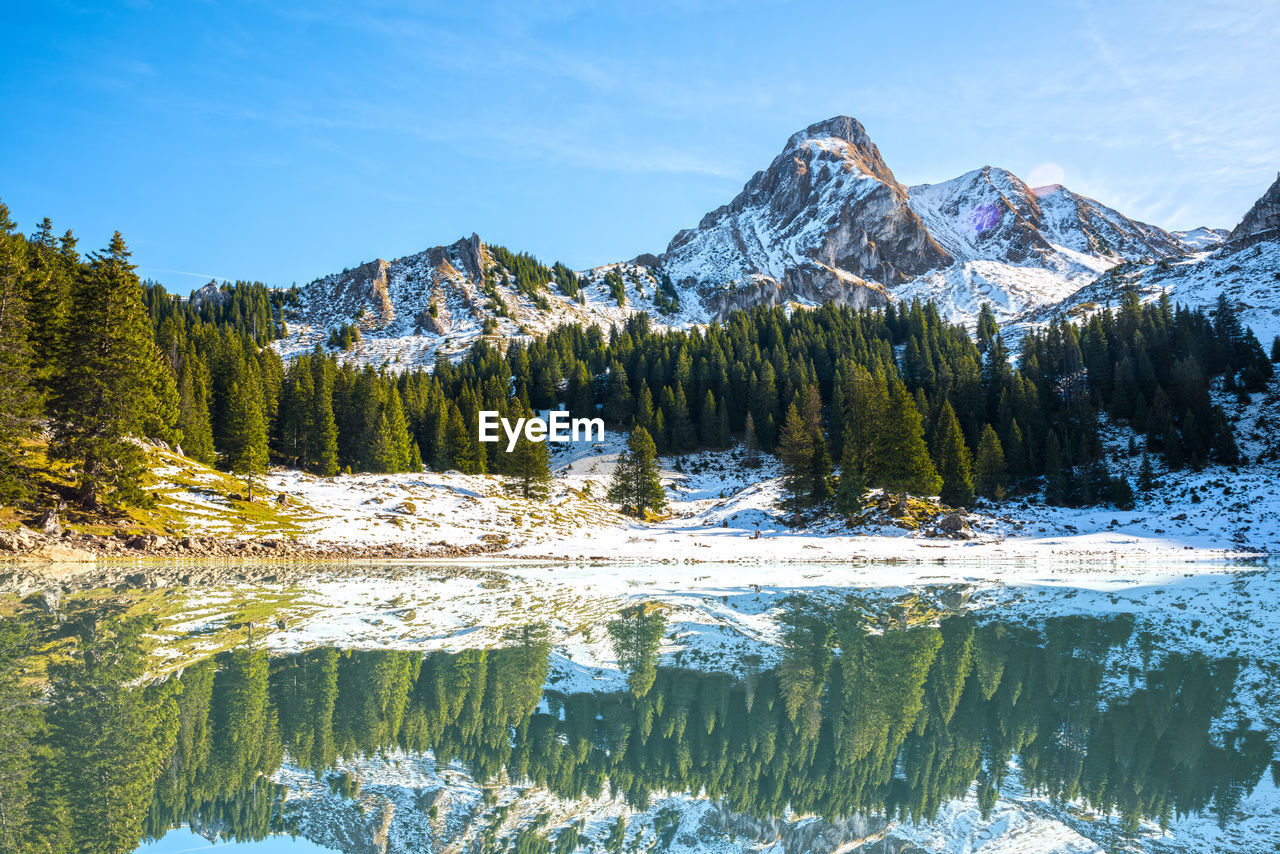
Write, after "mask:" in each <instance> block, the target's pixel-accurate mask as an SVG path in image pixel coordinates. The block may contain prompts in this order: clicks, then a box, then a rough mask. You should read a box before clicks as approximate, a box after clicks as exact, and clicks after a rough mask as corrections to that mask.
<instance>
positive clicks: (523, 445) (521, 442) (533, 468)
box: [503, 408, 551, 500]
mask: <svg viewBox="0 0 1280 854" xmlns="http://www.w3.org/2000/svg"><path fill="white" fill-rule="evenodd" d="M520 416H521V417H523V418H531V417H533V411H532V410H530V409H528V408H524V409H523V410H522V411H521V412H520ZM505 450H506V449H505V448H504V449H503V451H504V453H505ZM510 456H511V460H510V465H509V470H510V472H511V474H512V475H513V476H514V478H515V480H514V482H513V484H512V488H513V491H515V492H519V493H520V495H521V497H523V498H525V499H539V500H541V499H543V498H546V496H547V491H548V487H549V484H550V483H551V468H550V465H549V454H548V452H547V443H546V442H531V441H529V440H528V439H527V438H525V435H524V431H523V430H521V431H520V435H519V437H518V438H517V439H516V446H515V448H514V449H513V450H512V452H511V454H510Z"/></svg>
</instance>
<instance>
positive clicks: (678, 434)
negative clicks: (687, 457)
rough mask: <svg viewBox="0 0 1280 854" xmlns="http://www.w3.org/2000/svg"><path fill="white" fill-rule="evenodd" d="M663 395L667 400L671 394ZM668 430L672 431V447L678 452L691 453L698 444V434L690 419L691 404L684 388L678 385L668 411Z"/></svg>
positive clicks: (665, 393)
mask: <svg viewBox="0 0 1280 854" xmlns="http://www.w3.org/2000/svg"><path fill="white" fill-rule="evenodd" d="M669 391H670V389H668V391H667V392H664V393H663V397H664V398H665V397H666V396H667V394H668V393H669ZM667 429H668V430H670V431H671V447H672V449H673V450H676V451H691V450H693V449H694V448H695V447H697V444H698V434H697V431H696V430H695V429H694V427H693V420H692V419H691V418H690V417H689V402H688V400H687V399H686V398H685V394H684V388H682V387H681V386H680V385H676V387H675V393H674V394H672V395H671V406H670V408H669V409H667Z"/></svg>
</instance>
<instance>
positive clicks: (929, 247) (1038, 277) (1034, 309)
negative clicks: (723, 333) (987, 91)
mask: <svg viewBox="0 0 1280 854" xmlns="http://www.w3.org/2000/svg"><path fill="white" fill-rule="evenodd" d="M1277 211H1280V180H1278V181H1277V184H1276V185H1275V186H1273V187H1272V189H1271V190H1270V191H1269V192H1268V194H1267V195H1264V196H1263V198H1262V199H1260V200H1259V201H1258V203H1257V204H1256V205H1255V206H1254V209H1253V210H1252V211H1251V212H1250V213H1249V214H1248V215H1247V216H1246V217H1245V220H1244V221H1242V222H1241V224H1240V225H1239V226H1237V228H1236V230H1235V231H1234V232H1232V235H1231V237H1232V240H1231V241H1230V242H1227V243H1224V242H1223V239H1224V236H1225V235H1226V232H1224V231H1222V230H1220V229H1208V228H1199V229H1194V230H1192V231H1188V232H1179V233H1177V234H1170V233H1169V232H1166V231H1164V230H1163V229H1160V228H1157V227H1155V226H1152V225H1148V224H1146V223H1142V222H1139V221H1136V220H1133V219H1130V218H1129V217H1126V216H1124V215H1123V214H1121V213H1119V212H1118V211H1116V210H1115V209H1113V208H1110V207H1108V206H1106V205H1104V204H1101V203H1099V202H1097V201H1095V200H1094V199H1091V198H1088V197H1086V196H1082V195H1080V194H1078V193H1075V192H1073V191H1071V190H1069V189H1067V188H1066V187H1063V186H1061V185H1057V184H1054V185H1049V186H1045V187H1037V188H1032V187H1029V186H1028V185H1027V184H1026V183H1025V182H1024V181H1022V180H1021V179H1020V178H1018V177H1017V176H1016V175H1014V174H1013V173H1011V172H1009V171H1008V170H1005V169H999V168H996V167H992V166H985V167H983V168H981V169H976V170H973V171H971V172H967V173H965V174H964V175H961V176H959V177H957V178H953V179H951V180H949V181H943V182H941V183H937V184H921V185H917V186H914V187H911V188H910V189H908V188H907V187H905V186H903V185H902V184H901V183H899V182H898V181H897V179H896V178H895V177H894V175H893V172H892V171H891V170H890V168H889V166H888V165H887V164H886V162H885V160H884V159H883V158H882V157H881V154H880V151H879V149H878V148H877V147H876V145H875V144H874V143H873V142H872V141H871V139H870V137H869V136H868V134H867V132H866V130H865V128H863V127H862V125H861V124H859V123H858V121H857V120H856V119H853V118H850V117H848V116H836V117H834V118H831V119H828V120H826V121H823V122H818V123H815V124H813V125H810V126H809V127H807V128H805V129H804V130H802V131H799V132H797V133H795V134H793V135H792V136H791V137H790V138H789V139H788V140H787V143H786V145H785V146H784V147H783V150H782V152H781V153H780V154H779V155H778V156H777V157H775V158H774V159H773V161H772V163H770V165H769V166H768V168H767V169H765V170H762V171H760V172H757V173H756V174H755V175H754V176H753V177H752V178H751V179H750V180H749V181H748V182H747V183H746V185H745V186H744V188H743V190H742V192H740V193H739V194H738V195H737V196H736V197H735V198H734V199H733V200H732V201H731V202H730V203H729V204H727V205H724V206H722V207H719V208H717V209H715V210H713V211H711V212H710V213H708V214H707V215H706V216H704V217H703V218H702V220H701V222H699V224H698V225H697V227H695V228H690V229H685V230H683V231H681V232H679V233H678V234H676V235H675V237H674V238H673V239H672V240H671V242H670V244H669V245H668V246H667V249H666V252H665V253H663V254H662V255H661V256H652V255H641V256H638V257H637V259H636V260H635V261H632V262H628V263H625V264H612V265H607V266H605V267H600V268H596V269H593V270H589V271H585V272H579V273H575V274H573V275H574V276H575V277H576V279H577V280H578V281H580V282H583V283H585V286H584V287H583V288H582V291H583V293H582V298H581V299H575V298H574V297H572V296H570V295H568V294H566V293H564V292H562V290H561V289H560V288H559V287H558V286H557V285H558V283H557V282H554V281H553V282H551V283H550V284H548V285H546V286H540V287H538V288H534V289H532V290H531V289H530V288H529V287H525V288H523V289H522V288H518V287H517V286H516V284H515V282H514V273H515V271H514V270H508V269H506V267H505V266H503V264H502V263H500V262H499V259H498V257H497V256H495V254H494V251H493V250H492V248H491V247H488V246H486V245H485V244H483V243H482V242H481V241H480V239H479V237H477V236H475V235H472V236H471V237H470V238H469V239H464V240H459V241H458V242H456V243H454V244H452V245H450V246H439V247H435V248H433V249H428V250H426V251H425V252H421V253H418V254H416V255H410V256H407V257H404V258H400V259H396V260H394V261H390V262H388V261H383V260H376V261H372V262H368V263H365V264H361V265H359V266H358V267H355V268H354V269H348V270H345V271H343V272H342V273H338V274H334V275H331V276H326V277H324V278H321V279H317V280H316V281H314V282H312V283H310V284H309V285H307V286H306V287H305V288H304V289H303V291H302V295H301V303H300V305H299V306H298V307H297V308H296V309H291V310H290V311H291V316H287V317H286V320H287V322H288V327H289V335H288V337H287V338H285V339H284V340H283V341H280V342H277V344H276V345H275V346H276V347H277V348H278V349H279V350H280V352H281V353H282V354H283V355H285V356H291V355H295V354H297V353H300V352H303V351H305V350H307V349H310V348H311V347H314V346H315V345H316V344H317V343H324V342H326V341H327V340H328V336H329V332H330V331H331V330H333V329H337V328H339V327H341V326H343V325H344V324H349V323H355V324H356V325H357V326H358V327H359V329H360V332H361V336H360V341H359V342H358V343H357V344H356V345H355V346H354V347H353V348H352V349H351V350H350V351H349V352H348V353H347V354H346V356H345V358H347V359H349V360H352V361H357V362H361V363H365V364H374V365H386V366H395V367H405V366H410V365H424V364H430V363H431V362H432V361H433V360H434V359H435V357H436V356H437V354H440V353H444V354H446V355H456V354H458V353H461V352H464V351H465V350H466V349H467V348H468V347H469V346H470V345H471V344H472V343H473V342H475V341H476V340H478V339H480V338H485V337H488V338H490V339H491V340H493V341H495V342H500V341H502V340H507V339H510V338H513V337H528V336H533V335H538V334H542V333H545V332H546V331H548V330H550V329H552V328H554V327H555V326H557V325H560V324H565V323H574V324H591V325H595V326H599V327H602V328H606V329H607V328H608V327H609V326H610V325H612V324H616V323H619V322H621V321H622V320H624V319H625V318H626V317H627V316H628V315H630V314H631V313H633V312H636V311H646V312H649V313H650V314H651V315H653V317H654V319H655V322H656V325H658V326H659V327H661V326H668V327H676V328H684V327H688V326H690V325H695V324H700V323H706V322H709V321H711V320H714V319H718V318H723V317H724V316H725V315H727V314H728V313H729V312H731V311H733V310H735V309H745V308H751V307H754V306H757V305H801V306H803V305H819V304H821V303H824V302H836V303H843V304H852V305H856V306H866V305H883V304H884V303H886V302H889V301H891V300H894V301H909V300H911V299H915V298H919V299H921V300H935V301H937V302H938V303H939V305H940V308H941V310H942V313H943V315H944V316H945V317H946V318H948V319H950V320H954V321H961V322H966V321H971V320H972V319H973V318H974V317H975V316H976V314H977V312H978V310H979V308H980V307H981V305H982V303H984V302H989V303H991V304H992V306H993V308H995V310H996V315H997V317H998V319H1000V320H1001V321H1002V322H1004V323H1006V324H1008V323H1011V322H1014V321H1020V320H1026V319H1028V318H1029V317H1032V316H1033V315H1037V314H1040V315H1043V313H1044V311H1045V310H1046V309H1047V307H1051V306H1055V305H1058V304H1061V305H1062V306H1063V307H1064V308H1065V309H1068V310H1070V309H1071V308H1072V307H1074V306H1078V305H1083V304H1087V303H1096V302H1098V300H1099V298H1100V295H1102V296H1103V297H1104V298H1105V292H1106V291H1107V289H1108V287H1110V285H1109V284H1108V280H1107V279H1106V278H1105V274H1106V273H1107V271H1109V270H1110V269H1111V268H1113V267H1115V266H1116V265H1118V264H1124V265H1126V267H1125V273H1124V275H1129V272H1128V271H1129V270H1131V269H1134V268H1135V267H1134V265H1146V268H1147V269H1151V270H1156V271H1158V272H1160V273H1162V274H1164V273H1167V272H1168V270H1169V269H1174V270H1177V271H1179V274H1180V275H1191V274H1189V273H1188V270H1189V269H1190V268H1189V267H1187V264H1188V259H1187V253H1188V252H1191V251H1193V250H1196V251H1203V250H1206V249H1213V250H1215V254H1214V256H1213V257H1214V258H1218V257H1219V256H1220V254H1221V253H1223V252H1228V251H1229V252H1231V253H1238V252H1240V251H1241V250H1240V248H1239V247H1240V244H1241V240H1242V239H1243V238H1245V237H1248V239H1249V240H1256V239H1260V238H1259V237H1258V235H1259V234H1261V235H1262V237H1263V238H1265V236H1266V234H1268V233H1271V232H1270V230H1271V229H1274V228H1275V227H1276V226H1275V223H1276V222H1277V216H1278V214H1277ZM1228 246H1234V247H1235V248H1233V249H1231V250H1228V249H1227V247H1228ZM1197 257H1201V256H1197ZM1250 257H1251V256H1250ZM1250 257H1245V256H1241V258H1240V259H1238V260H1231V261H1224V262H1223V263H1222V264H1221V265H1220V267H1221V269H1218V268H1217V267H1212V266H1211V267H1205V268H1198V272H1196V273H1195V274H1193V275H1191V278H1190V279H1188V280H1187V281H1186V282H1185V283H1184V285H1185V288H1186V289H1187V291H1188V296H1186V297H1184V298H1183V299H1184V301H1192V300H1200V298H1201V296H1202V294H1201V292H1205V293H1206V294H1207V292H1208V291H1209V290H1211V289H1212V279H1213V278H1214V277H1217V276H1219V275H1231V274H1234V273H1238V272H1240V270H1238V269H1232V267H1233V265H1235V264H1241V265H1242V266H1241V269H1244V268H1245V267H1248V270H1249V272H1248V274H1247V275H1246V276H1245V278H1247V279H1249V281H1251V282H1258V281H1263V280H1266V281H1269V280H1268V279H1266V275H1265V274H1266V273H1267V270H1266V265H1267V263H1269V262H1267V261H1266V259H1262V260H1261V261H1257V262H1256V263H1255V261H1254V260H1250ZM1272 269H1274V268H1272ZM614 273H616V274H619V275H621V276H622V279H623V283H624V287H625V291H626V301H625V303H626V304H625V306H623V307H619V306H618V305H617V301H616V297H615V293H616V279H614V278H613V277H612V274H614ZM1100 276H1103V277H1104V278H1099V277H1100ZM606 277H610V280H609V281H607V280H606ZM1159 278H1160V277H1152V279H1153V281H1155V280H1156V279H1159ZM1237 278H1240V277H1237ZM664 281H666V282H669V285H668V294H669V295H673V296H675V297H676V298H678V303H679V308H678V310H676V311H674V312H670V313H667V314H663V313H661V312H660V311H658V310H657V309H658V306H659V305H660V304H667V303H668V302H669V300H668V297H665V296H664V297H662V298H661V299H660V298H659V283H660V282H664ZM1264 283H1265V282H1264ZM1086 286H1088V287H1090V288H1091V290H1090V291H1089V292H1088V293H1085V292H1081V289H1082V288H1085V287H1086ZM1242 287H1244V286H1242ZM564 290H567V291H569V292H572V288H565V289H564ZM1245 290H1247V291H1248V293H1244V292H1242V293H1241V294H1240V297H1241V300H1242V301H1243V302H1251V301H1252V303H1253V307H1254V308H1256V309H1257V310H1258V311H1263V312H1265V311H1270V310H1271V309H1270V308H1269V306H1272V305H1274V304H1275V300H1274V299H1272V298H1271V297H1272V296H1273V294H1270V293H1269V288H1261V289H1259V288H1258V287H1254V286H1253V285H1249V286H1247V287H1245ZM1208 301H1211V299H1210V300H1208Z"/></svg>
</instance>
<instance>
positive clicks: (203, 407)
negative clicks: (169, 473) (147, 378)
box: [178, 349, 217, 464]
mask: <svg viewBox="0 0 1280 854" xmlns="http://www.w3.org/2000/svg"><path fill="white" fill-rule="evenodd" d="M208 377H209V371H208V369H207V368H206V367H205V365H204V360H203V359H200V358H199V357H197V356H196V354H195V351H193V350H190V349H188V350H187V352H186V355H185V356H184V357H183V360H182V372H181V375H180V376H179V378H178V430H179V432H181V433H182V450H183V453H185V454H186V455H187V456H188V457H191V458H192V459H194V460H199V461H200V462H202V463H207V464H212V463H213V462H214V460H215V459H216V456H217V455H216V454H215V452H214V448H213V425H212V423H211V422H210V420H209V378H208Z"/></svg>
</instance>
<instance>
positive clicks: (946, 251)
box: [660, 116, 1187, 320]
mask: <svg viewBox="0 0 1280 854" xmlns="http://www.w3.org/2000/svg"><path fill="white" fill-rule="evenodd" d="M1186 251H1187V246H1186V244H1184V243H1183V242H1182V241H1181V240H1179V239H1178V238H1176V237H1175V236H1173V235H1171V234H1169V233H1168V232H1166V231H1164V230H1163V229H1161V228H1157V227H1156V226H1153V225H1148V224H1146V223H1142V222H1138V221H1136V220H1133V219H1130V218H1129V217H1126V216H1124V215H1123V214H1121V213H1119V212H1118V211H1116V210H1114V209H1112V208H1109V207H1107V206H1106V205H1103V204H1101V203H1099V202H1097V201H1094V200H1093V199H1090V198H1087V197H1085V196H1081V195H1079V194H1077V193H1074V192H1072V191H1071V190H1069V189H1067V188H1065V187H1062V186H1060V185H1056V184H1055V185H1051V186H1048V187H1038V188H1034V189H1033V188H1031V187H1029V186H1028V185H1027V184H1026V183H1025V182H1024V181H1022V180H1021V179H1019V178H1018V177H1017V176H1016V175H1014V174H1012V173H1011V172H1009V171H1007V170H1005V169H998V168H995V167H991V166H986V167H983V168H981V169H976V170H974V171H972V172H968V173H966V174H964V175H961V176H960V177H958V178H954V179H952V180H950V181H944V182H942V183H939V184H922V185H920V186H916V187H911V188H909V189H908V188H906V187H903V186H902V185H901V184H900V183H898V181H897V180H896V179H895V178H894V177H893V172H892V171H891V170H890V169H889V167H888V165H887V164H886V163H885V161H884V159H883V158H882V157H881V156H880V151H879V149H878V148H876V146H875V144H874V143H872V142H871V140H870V138H869V137H868V136H867V132H866V130H865V129H864V128H863V127H862V125H861V124H859V123H858V122H857V120H855V119H852V118H849V117H847V116H837V117H836V118H833V119H828V120H827V121H825V122H819V123H817V124H814V125H810V126H809V127H808V128H805V129H804V130H803V131H800V132H799V133H796V134H794V135H792V137H791V138H790V139H789V140H788V141H787V144H786V146H785V147H784V148H783V150H782V153H781V154H779V155H778V156H777V157H776V158H774V161H773V163H771V164H770V166H769V168H768V169H766V170H765V171H763V172H758V173H756V175H755V176H754V177H752V179H751V180H750V181H748V182H747V185H746V187H744V188H743V191H742V192H741V193H740V194H739V195H738V196H737V197H736V198H735V199H734V200H733V201H732V202H730V203H729V204H728V205H726V206H724V207H722V208H718V209H716V210H714V211H712V212H711V213H709V214H707V215H706V216H705V217H704V218H703V220H702V222H701V223H699V225H698V227H697V228H693V229H687V230H685V231H682V232H680V233H679V234H677V235H676V237H675V238H674V239H673V240H672V241H671V244H670V246H668V248H667V251H666V253H665V254H663V255H662V256H661V259H660V263H661V266H662V270H663V271H664V272H666V273H667V274H668V275H669V276H670V277H671V278H672V279H673V280H675V281H676V282H679V283H681V284H683V285H685V286H688V287H694V288H696V289H697V290H698V293H699V294H700V296H702V298H703V300H704V302H706V303H707V304H708V309H709V310H710V311H711V312H712V313H719V312H721V311H723V310H724V309H725V308H738V307H742V306H744V305H753V304H757V303H760V302H765V303H779V302H787V301H797V302H802V303H807V302H821V301H824V300H832V299H834V300H836V301H838V302H849V303H854V304H882V303H884V302H887V301H889V300H901V299H912V298H915V297H919V298H921V299H933V300H935V301H937V302H938V303H939V305H940V308H941V309H942V311H943V313H944V314H945V315H947V316H949V317H951V318H952V319H956V320H964V319H968V318H970V317H972V316H974V315H976V313H977V311H978V308H979V307H980V306H981V304H982V303H983V302H990V303H992V305H993V307H994V308H995V309H996V312H997V315H998V316H1000V317H1002V318H1004V319H1009V318H1013V317H1016V316H1018V315H1021V314H1023V313H1025V312H1027V311H1029V310H1034V309H1036V308H1039V307H1041V306H1044V305H1049V304H1052V303H1054V302H1057V301H1059V300H1062V299H1064V298H1065V297H1067V296H1069V295H1070V294H1071V293H1073V292H1074V291H1076V290H1078V289H1079V288H1080V287H1082V286H1084V285H1085V284H1087V283H1089V282H1091V281H1093V279H1095V278H1096V277H1097V276H1098V274H1099V273H1102V272H1103V271H1105V270H1107V269H1108V268H1110V267H1112V266H1114V265H1116V264H1118V263H1122V262H1125V261H1138V260H1157V259H1161V258H1167V257H1174V256H1178V255H1182V254H1183V253H1185V252H1186Z"/></svg>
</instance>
